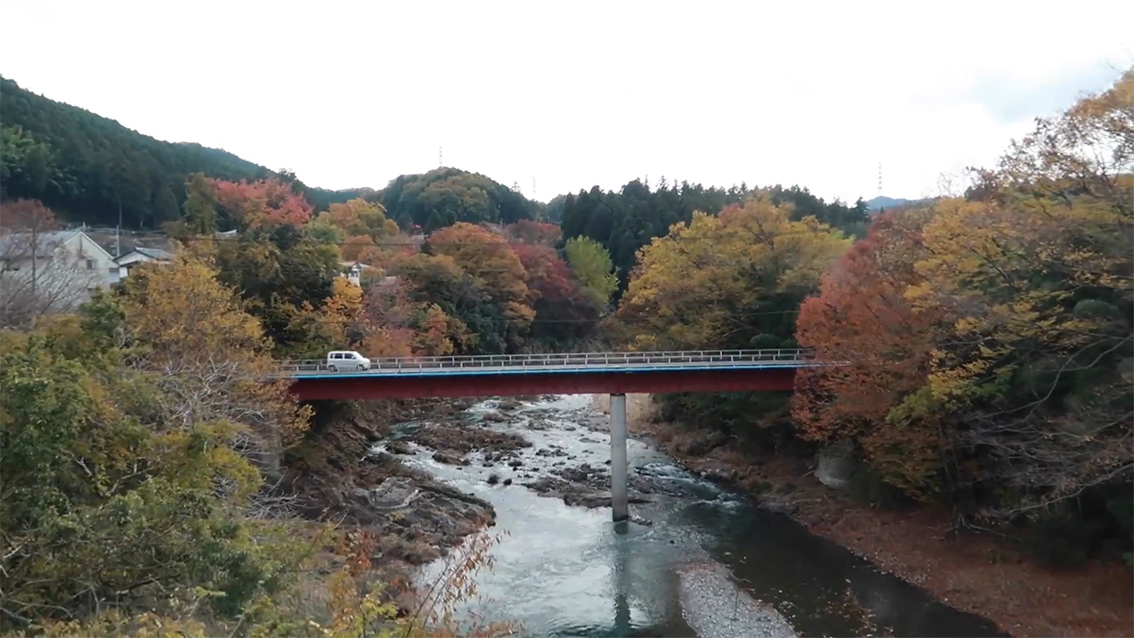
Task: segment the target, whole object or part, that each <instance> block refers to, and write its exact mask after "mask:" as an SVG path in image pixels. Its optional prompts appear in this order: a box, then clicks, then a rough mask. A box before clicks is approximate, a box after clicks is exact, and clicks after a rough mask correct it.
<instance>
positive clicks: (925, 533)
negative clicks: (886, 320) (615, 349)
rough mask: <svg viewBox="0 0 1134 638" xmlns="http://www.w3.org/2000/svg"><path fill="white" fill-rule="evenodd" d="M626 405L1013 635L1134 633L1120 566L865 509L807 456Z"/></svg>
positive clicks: (707, 468)
mask: <svg viewBox="0 0 1134 638" xmlns="http://www.w3.org/2000/svg"><path fill="white" fill-rule="evenodd" d="M609 401H610V399H609V397H608V396H606V395H595V397H594V403H593V405H594V408H595V409H596V410H598V411H600V412H603V413H608V411H609ZM626 403H627V424H628V427H629V429H630V433H631V434H632V435H633V436H636V437H643V438H648V439H650V440H651V441H652V442H653V443H654V444H655V445H656V446H658V447H659V448H660V449H662V450H664V451H665V452H666V453H668V454H670V455H671V456H672V457H673V458H674V459H676V460H677V461H679V462H680V463H681V464H682V465H684V466H685V467H687V468H688V469H690V470H691V471H694V472H697V473H699V474H702V475H705V476H707V477H713V478H715V479H716V480H719V481H722V482H727V483H730V484H733V485H735V486H736V487H739V488H741V489H743V490H745V491H747V492H749V493H750V494H752V495H753V496H754V497H755V498H756V499H757V500H758V501H760V502H761V503H762V504H764V505H766V506H768V507H769V508H771V509H775V510H779V511H784V512H786V513H788V514H789V515H791V516H792V517H793V518H795V519H796V520H797V521H799V522H800V523H802V524H803V525H804V526H806V527H807V528H808V530H809V531H811V532H813V533H815V534H817V535H820V536H823V537H826V538H828V539H830V540H832V541H835V542H837V543H839V544H841V545H843V546H844V547H846V548H848V549H850V550H851V551H853V552H854V553H856V554H858V555H860V556H863V557H865V558H868V559H870V560H871V561H873V562H874V563H875V564H877V565H878V566H879V567H880V568H881V569H883V570H886V571H888V572H890V573H893V574H894V575H896V576H898V577H900V578H902V579H903V580H906V581H907V582H910V583H912V584H915V585H918V586H920V587H922V588H924V589H925V590H927V591H928V592H930V593H931V594H932V595H933V596H935V597H937V598H939V599H940V600H942V601H943V602H946V603H948V604H949V605H951V606H953V607H955V608H957V609H960V610H963V611H968V612H971V613H974V614H979V615H981V616H984V617H986V618H989V619H990V620H992V621H993V622H995V623H996V624H997V625H998V626H1000V628H1001V629H1002V630H1004V631H1006V632H1008V633H1010V634H1012V635H1013V636H1130V635H1134V608H1132V604H1131V601H1132V600H1134V585H1132V582H1131V576H1130V571H1129V569H1128V568H1126V567H1124V566H1122V565H1118V564H1104V563H1093V564H1091V565H1088V566H1086V567H1084V568H1080V569H1075V570H1053V569H1047V568H1043V567H1041V566H1039V565H1037V564H1036V563H1035V562H1034V561H1032V560H1030V559H1028V558H1027V557H1025V556H1022V555H1021V554H1020V553H1019V552H1018V551H1016V550H1015V549H1013V548H1011V547H1008V546H1006V545H1004V544H1003V543H999V542H997V541H996V540H995V539H994V538H992V537H991V536H988V535H977V534H960V535H950V534H949V533H948V531H949V529H950V521H949V515H948V512H946V511H943V510H939V509H933V508H920V509H916V510H913V511H907V512H893V511H883V510H878V509H874V508H871V507H870V506H868V505H864V504H862V503H860V502H857V501H855V500H854V499H852V498H851V497H849V496H847V495H845V494H843V493H840V492H837V491H835V490H832V489H830V488H828V487H826V486H824V485H823V484H822V483H820V482H819V481H818V479H816V478H815V477H814V475H813V474H812V473H811V468H810V465H811V464H810V463H809V462H807V461H806V460H792V459H784V458H773V459H755V460H754V459H751V458H746V457H745V456H743V455H742V454H740V453H739V452H738V451H737V450H736V449H735V447H734V446H733V444H732V443H729V442H728V441H727V440H724V439H720V438H719V437H715V436H714V435H713V434H712V433H709V432H705V431H700V430H694V429H691V428H688V427H683V426H680V425H674V424H666V423H656V422H654V420H653V419H652V418H651V415H652V405H651V402H650V397H649V395H644V394H630V395H627V401H626Z"/></svg>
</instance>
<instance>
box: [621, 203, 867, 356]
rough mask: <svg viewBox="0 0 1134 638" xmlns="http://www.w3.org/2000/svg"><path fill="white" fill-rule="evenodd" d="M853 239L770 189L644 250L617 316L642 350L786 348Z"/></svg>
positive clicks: (698, 218) (680, 227)
mask: <svg viewBox="0 0 1134 638" xmlns="http://www.w3.org/2000/svg"><path fill="white" fill-rule="evenodd" d="M849 243H850V242H849V240H848V239H846V238H845V237H844V236H843V234H842V232H840V231H838V230H836V229H833V228H831V227H829V226H827V225H825V224H821V223H819V222H818V221H816V220H815V218H813V217H805V218H803V219H802V220H798V221H794V220H792V219H791V205H790V204H785V205H782V206H776V205H774V204H773V203H772V202H771V200H770V199H768V198H765V197H756V198H752V199H749V200H748V201H746V202H745V203H744V205H743V206H742V207H741V206H734V207H730V208H728V209H725V210H724V211H722V212H721V214H720V215H716V216H713V215H708V214H705V213H701V212H698V213H694V215H693V219H692V221H690V222H689V224H675V225H674V226H673V227H672V228H671V229H670V232H669V234H668V235H667V236H665V237H659V238H656V239H654V240H653V242H651V243H650V245H648V246H646V247H644V248H643V249H642V250H641V251H639V256H638V264H639V265H638V267H637V269H636V270H635V271H634V273H633V276H632V278H631V280H630V286H629V289H628V290H627V292H626V295H625V296H624V297H623V299H622V302H621V304H620V306H619V309H618V313H617V316H618V318H620V319H622V320H623V321H625V322H626V323H627V324H628V329H629V331H630V333H631V334H632V335H633V343H632V345H633V347H635V348H638V349H679V348H751V347H780V346H781V345H783V342H785V341H789V340H790V339H791V338H792V333H793V326H794V313H795V309H796V308H797V307H798V305H799V302H800V301H801V300H802V299H803V298H804V297H805V296H806V295H807V294H808V293H809V292H811V291H812V290H814V289H815V288H816V287H817V285H818V282H819V277H820V275H821V274H822V273H823V271H824V269H826V268H827V266H828V265H829V264H831V263H832V262H833V261H834V260H835V259H837V258H838V257H839V256H840V255H841V254H843V253H844V252H845V251H846V249H847V247H848V246H849Z"/></svg>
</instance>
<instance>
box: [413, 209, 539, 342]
mask: <svg viewBox="0 0 1134 638" xmlns="http://www.w3.org/2000/svg"><path fill="white" fill-rule="evenodd" d="M426 247H427V250H428V251H429V252H431V253H434V254H437V255H442V256H447V257H450V258H452V260H453V262H454V264H456V266H458V267H459V268H460V269H461V270H462V271H463V272H464V273H466V274H468V275H469V276H471V277H472V278H473V280H474V282H475V283H476V285H477V287H478V288H480V289H481V290H482V291H483V293H484V294H485V295H487V297H488V299H489V300H490V301H491V302H492V303H493V304H495V305H496V306H498V307H499V308H500V311H501V313H502V316H503V319H504V322H505V325H506V327H507V344H508V347H509V348H512V349H515V348H518V347H519V346H520V344H522V343H523V341H524V338H525V337H526V335H527V332H528V331H529V329H530V327H531V323H532V320H533V319H534V318H535V311H534V310H533V309H532V307H531V305H530V304H531V302H532V299H531V297H532V294H531V290H530V289H529V288H528V286H527V284H526V283H525V279H526V276H527V275H526V273H525V272H524V266H523V264H522V263H521V262H520V259H519V257H517V256H516V252H515V251H514V250H513V249H512V247H511V246H510V245H509V244H508V241H507V240H506V239H504V237H502V236H500V235H497V234H494V233H492V232H491V231H489V230H487V229H485V228H482V227H479V226H474V225H472V224H467V223H463V222H462V223H458V224H456V225H453V226H450V227H448V228H445V229H443V230H441V231H438V232H436V233H434V234H432V235H430V237H429V240H428V242H427V244H426Z"/></svg>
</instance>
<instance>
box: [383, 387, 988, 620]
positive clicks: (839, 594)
mask: <svg viewBox="0 0 1134 638" xmlns="http://www.w3.org/2000/svg"><path fill="white" fill-rule="evenodd" d="M498 405H499V403H498V402H497V401H492V400H489V401H484V402H481V403H479V404H477V405H476V406H474V407H473V408H471V409H470V410H468V411H467V413H466V414H465V415H463V417H462V419H464V420H467V421H471V422H475V421H483V420H484V418H485V416H486V415H487V416H491V415H492V414H493V413H495V412H497V406H498ZM595 418H596V415H595V413H594V412H593V411H592V410H591V397H590V396H589V395H583V396H566V397H558V398H556V399H554V400H541V401H533V402H527V403H524V404H523V407H522V408H520V409H519V410H516V411H509V412H507V413H506V418H503V419H502V418H501V417H499V416H495V417H494V422H491V423H487V422H485V423H484V425H486V426H488V427H492V428H494V429H498V430H502V431H512V432H517V433H521V434H523V436H525V438H527V439H528V440H530V441H531V442H532V443H533V445H532V447H530V448H526V449H524V450H521V451H520V452H519V456H520V458H521V460H522V461H523V466H522V467H519V468H510V467H507V466H501V465H500V464H497V465H496V466H495V467H484V466H483V465H482V457H480V456H479V455H478V454H472V455H470V456H469V458H470V459H471V460H472V464H471V465H469V466H453V465H445V464H441V463H438V462H436V461H434V460H433V458H432V454H431V452H430V451H429V450H425V449H424V448H417V447H415V448H414V450H415V453H414V455H413V456H410V457H403V458H407V459H408V462H409V463H410V464H411V465H414V466H416V467H419V468H421V469H424V470H426V471H428V472H430V473H431V474H433V475H434V476H436V477H437V478H439V479H441V480H443V481H446V482H449V483H450V484H452V485H454V486H455V487H457V488H459V489H461V490H463V491H467V492H471V493H473V494H476V495H477V496H480V497H482V498H484V499H486V500H487V501H489V502H491V503H492V505H493V507H495V509H496V527H495V528H494V530H493V532H501V531H507V535H505V536H503V537H502V540H501V542H500V543H499V544H498V545H496V546H495V547H494V548H493V549H492V550H491V552H492V555H493V557H494V559H495V566H494V568H493V569H492V570H491V571H487V570H481V571H479V572H477V574H476V577H475V578H476V582H477V584H478V590H479V592H480V594H481V595H482V596H483V598H482V599H479V600H477V601H475V602H473V603H470V604H469V607H468V608H469V609H472V610H473V611H476V612H477V613H479V614H483V615H485V616H486V617H488V618H489V619H500V620H511V621H518V622H520V623H521V624H522V627H523V631H522V634H523V635H525V636H548V637H550V636H700V637H702V638H717V637H722V638H723V637H727V636H737V637H742V636H743V637H760V636H793V635H799V636H854V635H879V634H891V635H897V636H998V635H1003V634H999V633H997V631H996V629H995V627H994V626H993V625H992V623H990V622H989V621H987V620H985V619H983V618H980V617H978V616H974V615H971V614H967V613H962V612H960V611H957V610H955V609H953V608H951V607H948V606H947V605H945V604H943V603H941V602H938V601H936V600H934V599H933V598H932V597H931V596H929V595H928V594H927V593H926V592H924V591H923V590H921V589H919V588H916V587H914V586H912V585H909V584H907V583H905V582H903V581H901V580H899V579H898V578H896V577H894V576H890V575H887V574H883V573H881V572H880V571H878V570H877V569H875V568H874V567H873V566H872V565H871V564H870V563H869V562H867V561H866V560H864V559H861V558H858V557H856V556H854V555H853V554H851V553H850V552H849V551H847V550H846V549H844V548H842V547H840V546H838V545H835V544H833V543H831V542H829V541H826V540H825V539H822V538H819V537H816V536H813V535H811V534H809V533H808V532H807V531H805V530H804V529H803V528H802V527H801V526H800V525H798V524H796V523H795V522H793V521H792V520H791V519H789V518H788V517H786V516H785V515H782V514H777V513H772V512H768V511H765V510H761V509H759V508H758V507H756V506H755V505H754V504H753V503H752V502H751V501H750V500H749V499H748V498H746V497H745V496H742V495H739V494H736V493H733V492H731V491H728V490H724V489H721V488H718V487H717V486H715V485H713V484H711V483H708V482H705V481H702V480H700V479H698V478H695V477H694V476H692V475H690V474H689V473H688V472H686V471H685V470H683V469H682V468H681V467H680V466H678V465H677V464H676V463H675V462H673V461H672V460H671V459H670V458H669V457H667V456H666V455H664V454H662V453H661V452H659V451H657V450H655V449H654V448H652V447H650V446H649V445H647V444H645V443H642V442H640V441H635V440H631V441H630V442H629V460H630V474H631V476H632V477H634V476H637V477H638V478H635V479H633V480H634V481H637V482H638V484H639V485H650V486H653V487H654V488H656V490H651V491H654V493H651V494H649V495H648V498H650V499H651V500H652V502H651V503H647V504H638V505H631V513H632V515H633V516H634V518H635V519H636V521H638V522H631V523H629V524H628V525H627V524H623V528H622V529H623V531H624V533H618V530H616V529H615V525H614V524H613V523H612V522H611V520H610V509H609V508H595V509H586V508H583V507H570V506H567V505H565V504H564V502H563V500H562V499H560V498H555V497H549V496H540V495H538V494H536V493H535V492H533V491H532V490H530V489H528V488H526V487H524V486H522V485H520V484H519V483H522V482H527V481H529V480H531V478H538V477H542V476H548V475H549V474H550V472H551V471H552V470H554V469H556V468H557V467H559V468H561V467H570V466H573V465H578V464H581V463H584V462H585V463H589V464H590V465H591V466H592V467H598V468H602V469H604V470H605V469H606V468H607V467H608V466H607V465H606V463H608V462H609V459H610V439H609V437H608V435H607V434H605V433H603V432H600V431H592V430H591V429H589V428H588V424H590V423H593V422H594V420H595ZM454 425H459V424H457V423H454ZM413 427H414V424H404V426H403V428H402V429H403V431H405V430H406V429H411V428H413ZM466 427H469V426H468V425H466ZM556 449H558V450H560V452H557V453H561V454H562V453H565V455H564V456H550V455H537V452H539V451H540V450H544V453H546V452H547V451H549V450H556ZM556 464H560V465H556ZM490 474H497V475H498V476H499V477H500V478H501V479H505V478H513V479H514V481H515V482H514V483H513V484H512V485H508V486H504V485H501V484H497V485H490V484H489V483H488V481H487V479H488V477H489V475H490ZM525 476H527V477H530V478H525ZM631 494H634V490H633V489H632V490H631ZM667 494H668V495H667ZM638 519H640V520H638ZM440 570H441V563H440V562H439V563H437V564H434V565H431V566H428V567H427V568H426V569H425V570H424V573H423V574H422V579H423V580H424V581H428V580H429V579H430V578H432V577H435V576H436V575H437V574H438V573H439V571H440Z"/></svg>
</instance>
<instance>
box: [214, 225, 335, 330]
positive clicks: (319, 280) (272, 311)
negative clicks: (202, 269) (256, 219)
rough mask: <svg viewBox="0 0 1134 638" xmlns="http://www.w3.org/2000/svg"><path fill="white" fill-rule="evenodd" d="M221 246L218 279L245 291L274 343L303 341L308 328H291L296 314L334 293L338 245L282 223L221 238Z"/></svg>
mask: <svg viewBox="0 0 1134 638" xmlns="http://www.w3.org/2000/svg"><path fill="white" fill-rule="evenodd" d="M216 249H217V250H216V256H215V263H216V267H217V270H218V278H219V280H220V281H221V282H222V283H224V284H225V285H227V286H231V287H234V288H235V289H237V290H239V291H240V294H241V296H242V297H243V298H244V299H245V300H246V301H247V310H248V312H250V313H251V314H253V315H254V316H256V317H257V318H259V319H260V321H261V322H262V323H263V326H264V329H265V330H266V332H267V335H268V336H269V337H270V338H271V339H272V342H273V343H274V344H275V346H276V347H277V348H278V349H279V350H280V351H281V352H285V351H287V350H288V349H289V348H292V347H293V346H295V345H297V344H298V345H300V346H302V344H303V342H304V340H305V339H307V338H308V333H306V332H304V331H299V332H293V331H292V328H293V327H294V326H295V325H297V324H296V323H295V321H296V316H297V315H298V314H299V313H300V312H301V309H303V308H305V307H310V308H311V309H312V310H316V311H317V310H319V309H320V308H322V307H323V304H324V302H325V301H326V300H327V299H328V298H329V297H331V295H332V294H333V292H334V291H333V285H334V281H335V278H336V277H338V276H339V270H340V266H339V255H338V248H337V247H336V246H331V245H327V244H323V243H320V242H318V241H317V240H315V239H312V238H310V237H308V236H305V235H304V234H303V233H302V232H300V231H298V230H297V229H295V228H294V227H293V226H290V225H283V226H277V227H276V228H275V229H273V230H272V231H271V232H266V231H264V230H259V231H249V232H246V233H244V234H242V235H241V236H240V237H239V238H238V240H237V241H220V242H216Z"/></svg>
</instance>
